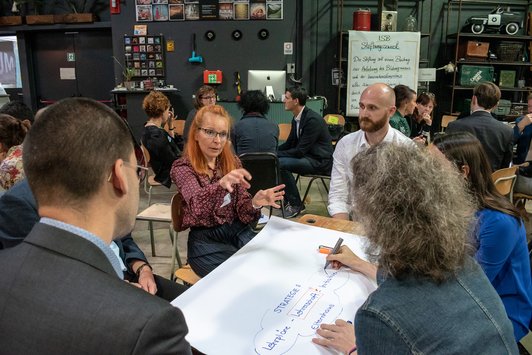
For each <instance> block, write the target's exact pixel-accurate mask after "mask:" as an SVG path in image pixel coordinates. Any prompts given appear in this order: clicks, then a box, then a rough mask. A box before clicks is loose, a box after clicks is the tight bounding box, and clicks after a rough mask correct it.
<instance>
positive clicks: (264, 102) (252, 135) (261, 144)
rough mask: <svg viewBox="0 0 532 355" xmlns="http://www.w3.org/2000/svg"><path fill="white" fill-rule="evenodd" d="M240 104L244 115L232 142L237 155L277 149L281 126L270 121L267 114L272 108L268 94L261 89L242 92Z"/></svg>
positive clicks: (234, 129)
mask: <svg viewBox="0 0 532 355" xmlns="http://www.w3.org/2000/svg"><path fill="white" fill-rule="evenodd" d="M238 106H240V108H241V109H242V111H243V113H244V116H242V118H241V119H240V121H238V122H237V124H236V125H235V127H234V128H233V130H232V132H231V142H232V143H233V147H234V149H235V152H236V154H237V155H240V154H243V153H253V152H270V153H275V152H276V151H277V143H278V139H279V126H278V125H276V124H275V123H273V122H271V121H268V119H267V118H266V117H265V115H266V114H267V113H268V110H269V109H270V104H269V103H268V99H267V98H266V95H264V94H263V93H262V91H259V90H251V91H246V92H244V93H243V94H242V97H241V99H240V101H239V102H238Z"/></svg>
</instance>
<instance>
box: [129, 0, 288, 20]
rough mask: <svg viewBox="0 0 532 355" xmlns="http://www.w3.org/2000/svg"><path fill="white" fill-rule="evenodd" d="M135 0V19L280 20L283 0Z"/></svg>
mask: <svg viewBox="0 0 532 355" xmlns="http://www.w3.org/2000/svg"><path fill="white" fill-rule="evenodd" d="M135 1H136V20H137V22H152V21H161V22H164V21H198V20H282V19H283V0H135Z"/></svg>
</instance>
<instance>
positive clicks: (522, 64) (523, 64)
mask: <svg viewBox="0 0 532 355" xmlns="http://www.w3.org/2000/svg"><path fill="white" fill-rule="evenodd" d="M460 64H474V65H511V66H516V67H529V66H531V65H532V63H530V62H502V61H501V62H498V61H493V60H492V61H489V60H468V59H466V60H459V61H458V62H456V65H460Z"/></svg>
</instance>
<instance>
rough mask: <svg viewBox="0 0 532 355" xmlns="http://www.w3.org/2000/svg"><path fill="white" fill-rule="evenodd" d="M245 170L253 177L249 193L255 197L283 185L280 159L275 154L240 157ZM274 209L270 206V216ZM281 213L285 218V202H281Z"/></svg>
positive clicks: (249, 154)
mask: <svg viewBox="0 0 532 355" xmlns="http://www.w3.org/2000/svg"><path fill="white" fill-rule="evenodd" d="M239 158H240V161H241V162H242V166H243V167H244V169H246V170H247V171H249V173H250V174H251V176H252V177H253V178H252V179H251V181H250V182H249V183H250V185H251V187H250V188H249V190H248V191H249V193H250V194H251V196H254V195H255V194H256V193H257V191H259V190H266V189H269V188H272V187H274V186H277V185H279V184H280V183H281V172H280V169H279V159H278V158H277V155H275V154H274V153H269V152H263V153H244V154H241V155H240V156H239ZM272 210H273V207H271V206H270V216H271V214H272ZM281 211H282V214H283V218H284V201H283V200H281Z"/></svg>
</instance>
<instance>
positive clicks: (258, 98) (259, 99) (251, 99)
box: [238, 90, 270, 115]
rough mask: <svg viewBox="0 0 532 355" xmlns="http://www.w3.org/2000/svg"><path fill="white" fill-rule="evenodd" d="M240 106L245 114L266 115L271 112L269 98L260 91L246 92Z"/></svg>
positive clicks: (239, 103) (241, 98)
mask: <svg viewBox="0 0 532 355" xmlns="http://www.w3.org/2000/svg"><path fill="white" fill-rule="evenodd" d="M238 106H239V107H240V108H241V109H242V111H244V114H246V113H250V112H258V113H260V114H261V115H265V114H267V113H268V111H269V110H270V103H269V102H268V98H267V97H266V95H264V94H263V92H262V91H260V90H250V91H246V92H244V93H243V94H242V96H241V97H240V101H239V102H238Z"/></svg>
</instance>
